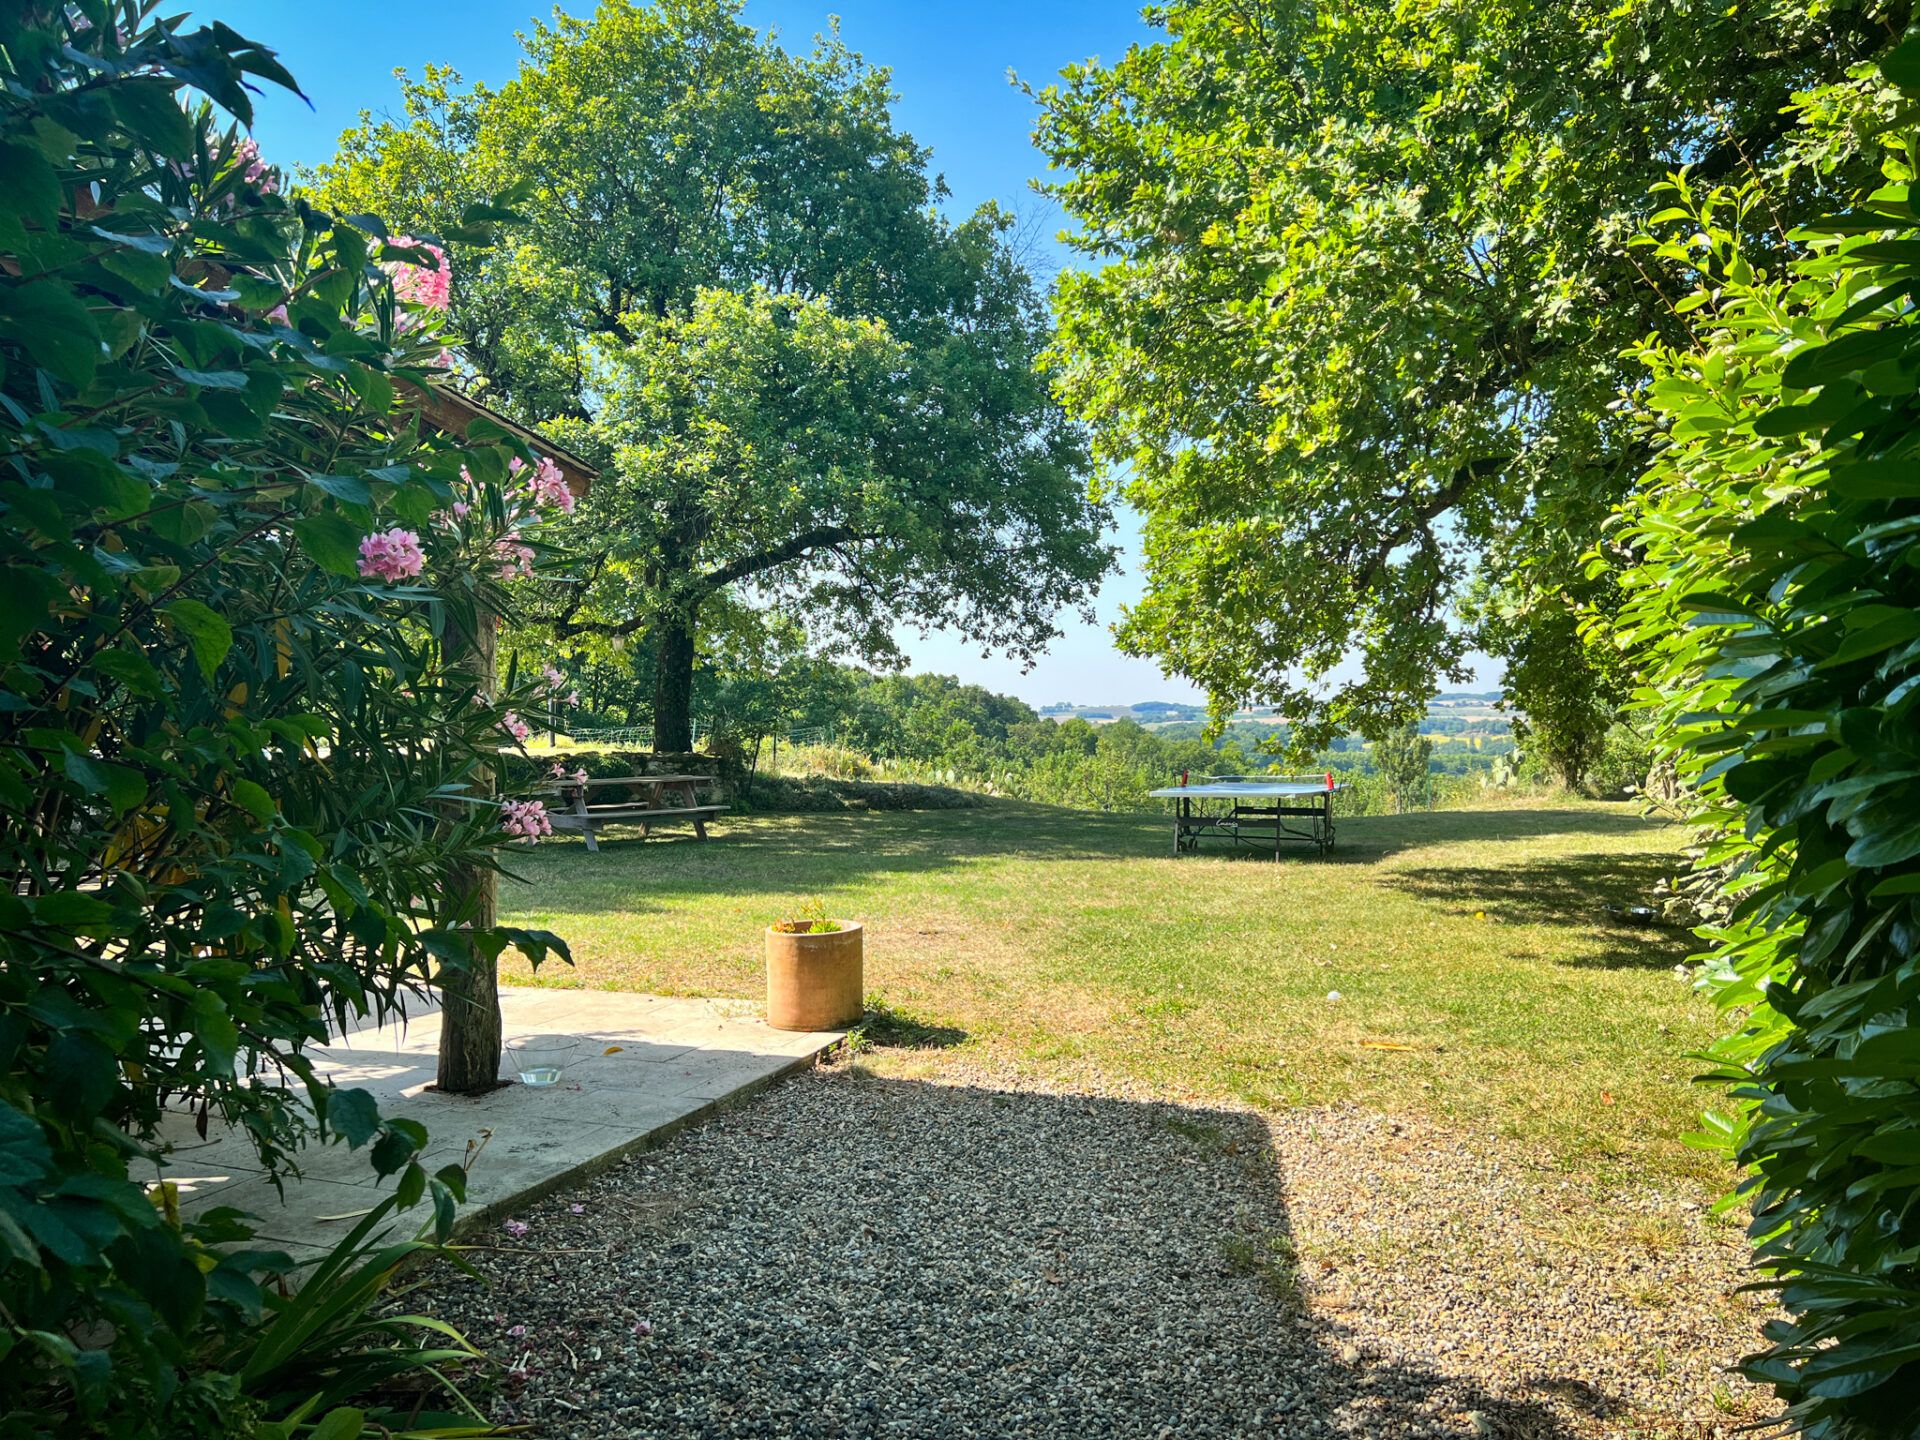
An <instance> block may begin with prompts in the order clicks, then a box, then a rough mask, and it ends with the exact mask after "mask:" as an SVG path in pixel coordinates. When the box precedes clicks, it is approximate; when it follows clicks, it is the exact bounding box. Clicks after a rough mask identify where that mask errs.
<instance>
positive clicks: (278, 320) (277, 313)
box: [267, 305, 293, 325]
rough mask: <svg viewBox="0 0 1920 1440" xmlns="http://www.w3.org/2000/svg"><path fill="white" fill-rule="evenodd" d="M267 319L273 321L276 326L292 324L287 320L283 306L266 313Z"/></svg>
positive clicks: (285, 309) (275, 307) (277, 306)
mask: <svg viewBox="0 0 1920 1440" xmlns="http://www.w3.org/2000/svg"><path fill="white" fill-rule="evenodd" d="M267 319H269V320H271V321H273V323H274V324H276V325H289V324H291V323H293V322H292V321H290V320H288V319H287V307H286V306H285V305H276V306H274V307H273V309H271V310H269V311H268V312H267Z"/></svg>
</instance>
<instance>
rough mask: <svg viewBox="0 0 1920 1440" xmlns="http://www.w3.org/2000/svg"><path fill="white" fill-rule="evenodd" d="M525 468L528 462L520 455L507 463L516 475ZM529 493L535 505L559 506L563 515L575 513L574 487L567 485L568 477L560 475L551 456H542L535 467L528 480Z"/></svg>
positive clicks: (558, 468)
mask: <svg viewBox="0 0 1920 1440" xmlns="http://www.w3.org/2000/svg"><path fill="white" fill-rule="evenodd" d="M525 468H526V462H525V461H524V460H522V459H521V458H520V457H519V456H518V455H516V456H514V457H513V459H511V460H509V461H508V462H507V469H508V470H509V471H511V472H512V473H513V474H515V475H518V474H519V473H520V472H521V471H522V470H524V469H525ZM527 491H528V493H529V494H531V495H532V496H533V503H534V504H535V505H558V506H559V507H560V510H561V513H563V514H566V515H571V514H572V513H573V487H572V486H571V485H569V484H567V477H566V476H565V475H562V474H561V473H560V467H559V466H558V465H557V464H555V463H554V461H553V458H552V457H551V456H548V455H542V456H541V457H540V459H539V461H538V462H537V463H536V464H535V465H534V467H533V474H532V475H531V476H529V477H528V479H527Z"/></svg>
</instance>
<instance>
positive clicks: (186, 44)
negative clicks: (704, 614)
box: [0, 0, 552, 1437]
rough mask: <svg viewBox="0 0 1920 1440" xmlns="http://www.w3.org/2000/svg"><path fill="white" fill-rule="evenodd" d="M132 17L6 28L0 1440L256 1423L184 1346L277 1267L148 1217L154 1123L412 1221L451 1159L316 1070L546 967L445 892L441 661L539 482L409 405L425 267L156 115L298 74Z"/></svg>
mask: <svg viewBox="0 0 1920 1440" xmlns="http://www.w3.org/2000/svg"><path fill="white" fill-rule="evenodd" d="M151 9H152V7H151V5H150V4H144V3H122V4H108V3H106V0H86V3H73V4H65V5H55V4H25V5H20V4H14V5H8V6H5V7H0V70H4V72H5V79H6V85H5V88H4V93H0V366H3V367H4V372H3V379H0V511H3V512H4V523H3V524H0V572H3V573H0V804H4V806H5V809H6V812H7V823H6V825H5V826H4V827H0V871H3V872H4V873H5V875H6V877H7V881H8V883H7V885H6V887H5V888H4V891H0V1396H4V1399H3V1400H0V1432H4V1433H6V1434H8V1435H14V1434H20V1435H40V1434H46V1435H56V1434H57V1435H60V1436H63V1437H71V1436H83V1435H91V1434H101V1435H114V1436H121V1435H125V1436H141V1435H158V1434H166V1435H212V1434H220V1433H261V1434H268V1433H273V1434H286V1433H289V1432H288V1431H287V1430H285V1429H284V1428H283V1429H280V1430H272V1429H264V1430H258V1431H257V1432H256V1429H255V1427H256V1426H257V1425H270V1424H272V1423H277V1422H280V1421H282V1420H287V1419H289V1418H290V1416H288V1415H286V1414H281V1413H277V1412H276V1410H275V1406H276V1405H277V1404H279V1403H280V1400H281V1399H284V1397H283V1396H282V1397H278V1398H276V1397H274V1396H267V1395H263V1394H261V1393H259V1392H257V1391H251V1390H249V1389H248V1387H247V1385H246V1384H245V1383H244V1382H243V1380H242V1379H241V1377H239V1376H237V1375H236V1374H234V1373H232V1372H231V1371H229V1370H225V1369H222V1368H220V1366H219V1364H218V1363H217V1362H216V1361H214V1360H212V1359H210V1356H212V1355H215V1354H217V1350H218V1344H217V1343H216V1342H217V1340H218V1337H221V1336H231V1335H234V1334H239V1333H243V1332H245V1331H247V1330H248V1329H250V1328H251V1327H253V1326H255V1325H256V1323H257V1322H258V1321H259V1320H260V1317H261V1315H262V1313H263V1305H264V1304H265V1291H264V1289H263V1286H262V1277H263V1275H266V1274H271V1273H272V1272H273V1271H275V1270H280V1269H284V1268H285V1267H286V1265H287V1263H288V1262H287V1261H286V1259H285V1257H284V1256H282V1257H275V1256H271V1255H264V1254H260V1253H258V1252H251V1251H247V1250H244V1249H232V1248H227V1249H217V1248H215V1247H216V1246H218V1245H220V1244H222V1242H238V1241H242V1240H244V1239H245V1237H246V1234H247V1232H246V1229H245V1227H244V1225H243V1224H242V1223H241V1222H240V1218H239V1217H237V1216H235V1215H234V1214H233V1213H232V1212H229V1211H214V1212H211V1213H209V1214H205V1215H202V1216H200V1217H199V1218H197V1219H182V1218H181V1217H180V1216H179V1214H178V1212H177V1211H176V1210H175V1209H174V1208H173V1207H172V1206H170V1205H167V1204H160V1205H156V1204H154V1203H151V1202H150V1200H149V1197H148V1195H147V1193H146V1185H145V1183H144V1182H145V1181H148V1180H151V1179H152V1178H153V1176H154V1174H155V1162H156V1160H157V1159H158V1158H159V1156H160V1153H161V1149H162V1144H163V1141H164V1138H165V1137H164V1135H163V1134H162V1133H161V1129H160V1127H161V1124H162V1120H163V1117H165V1116H166V1115H167V1114H168V1113H169V1111H171V1112H174V1113H176V1114H178V1113H180V1112H186V1113H191V1114H194V1115H197V1116H198V1117H199V1118H200V1121H201V1123H202V1124H204V1123H205V1121H206V1120H207V1118H208V1117H209V1116H210V1115H214V1114H217V1115H219V1116H221V1117H223V1118H225V1119H226V1120H228V1121H231V1122H232V1123H234V1124H235V1125H237V1126H238V1127H239V1128H240V1129H241V1131H242V1132H243V1133H245V1134H247V1135H248V1136H249V1137H250V1138H251V1139H252V1140H253V1142H254V1144H255V1145H256V1146H257V1148H258V1150H259V1153H260V1156H261V1158H262V1160H263V1161H264V1162H265V1163H266V1164H267V1165H268V1167H269V1168H270V1169H278V1168H280V1167H283V1166H286V1165H288V1164H290V1163H292V1162H293V1159H294V1156H295V1151H296V1149H297V1147H298V1146H299V1144H301V1143H302V1142H303V1141H305V1140H307V1139H309V1138H312V1132H313V1131H314V1129H315V1128H316V1127H317V1131H318V1134H319V1136H321V1137H324V1138H337V1139H339V1140H343V1141H344V1142H346V1143H348V1144H350V1145H353V1146H355V1147H362V1146H364V1147H366V1148H367V1150H368V1153H369V1159H370V1163H371V1165H372V1167H373V1169H374V1170H375V1171H377V1172H378V1173H380V1174H381V1175H391V1176H395V1177H397V1179H396V1182H395V1183H396V1192H395V1194H396V1199H397V1200H398V1201H399V1202H402V1203H412V1202H414V1201H417V1200H419V1199H422V1198H424V1197H425V1196H427V1195H428V1194H429V1193H431V1194H432V1197H433V1199H434V1201H435V1211H436V1214H437V1215H438V1216H439V1217H440V1219H441V1221H442V1222H443V1223H444V1222H445V1221H447V1220H450V1218H451V1215H452V1211H453V1205H454V1202H455V1199H456V1198H457V1194H458V1191H459V1188H460V1186H461V1183H462V1174H463V1172H461V1171H460V1170H459V1169H458V1167H449V1168H448V1169H446V1170H444V1171H441V1172H439V1173H438V1174H436V1175H432V1176H429V1175H428V1174H427V1173H426V1172H425V1171H424V1170H423V1169H422V1167H421V1166H420V1164H419V1161H418V1156H419V1153H420V1151H421V1148H422V1146H423V1145H424V1143H425V1139H426V1136H425V1134H424V1132H423V1131H422V1130H421V1129H420V1127H419V1126H417V1125H414V1124H411V1123H408V1122H405V1121H400V1120H392V1121H389V1120H385V1119H383V1118H382V1117H381V1115H380V1114H379V1113H378V1110H377V1109H376V1107H375V1105H374V1104H373V1102H372V1099H371V1097H370V1096H369V1095H368V1094H367V1093H366V1092H364V1091H360V1090H345V1091H337V1090H335V1089H333V1088H332V1087H330V1086H329V1085H327V1084H326V1083H324V1082H323V1081H322V1080H321V1079H320V1077H318V1076H317V1075H316V1074H315V1072H314V1070H313V1068H312V1065H311V1064H310V1062H309V1060H308V1058H307V1056H306V1054H305V1050H306V1047H308V1046H309V1045H310V1044H312V1043H314V1042H317V1041H321V1040H324V1039H325V1038H326V1037H327V1034H328V1025H329V1021H330V1019H331V1020H336V1021H337V1020H338V1019H340V1018H342V1017H345V1016H348V1015H359V1014H368V1013H372V1014H375V1015H378V1014H380V1013H382V1012H383V1011H384V1010H385V1009H386V1008H387V1007H389V1006H391V1005H392V1004H394V1002H395V1001H396V1000H397V998H398V997H400V996H401V995H402V994H403V993H405V992H406V991H407V990H409V989H417V988H421V987H424V986H425V985H426V984H427V982H428V980H429V978H430V976H431V974H432V973H433V970H434V967H435V965H436V964H438V965H441V966H446V965H460V964H465V963H469V962H470V960H471V959H472V957H473V955H474V954H475V953H476V951H477V952H478V953H480V954H481V955H483V956H485V957H486V958H487V959H488V960H489V961H490V960H491V958H492V957H493V956H494V955H495V954H497V953H498V951H499V949H500V948H501V947H503V946H505V945H506V944H508V943H518V944H520V945H521V946H522V947H523V948H524V949H526V950H527V951H528V952H529V953H530V954H531V955H533V956H534V957H535V958H536V959H537V958H538V957H539V956H540V955H542V954H544V953H545V951H546V950H547V948H548V947H549V945H550V944H551V943H552V941H551V937H547V936H542V935H539V934H534V933H529V932H510V931H504V930H494V931H483V932H475V931H463V930H462V929H461V928H460V927H461V926H462V924H463V922H464V921H465V920H466V919H467V918H468V917H467V916H465V915H464V914H463V913H461V912H460V911H459V909H458V906H457V901H456V899H455V897H456V896H458V895H459V894H460V893H461V887H459V886H456V885H452V884H450V883H449V880H450V877H451V876H452V874H453V873H454V868H455V867H456V866H460V867H471V866H475V865H481V866H484V865H489V864H492V863H493V857H494V856H495V854H496V853H497V847H498V846H499V845H500V843H501V842H502V841H503V839H504V837H503V835H502V833H501V815H500V812H499V810H498V809H497V808H496V807H495V806H494V805H493V803H492V802H491V801H490V800H489V799H487V798H486V797H487V796H488V794H489V793H490V792H489V790H488V787H487V785H486V782H485V775H486V767H487V766H488V764H489V763H490V761H491V758H492V756H493V754H494V752H495V750H496V749H497V747H498V745H499V744H500V743H501V742H502V739H503V730H511V729H512V728H513V726H512V722H511V721H510V720H509V718H508V716H507V714H506V713H505V711H506V708H507V707H505V706H501V705H496V704H493V703H491V702H488V701H487V700H485V698H484V696H483V694H482V693H481V692H480V690H479V689H478V688H477V684H476V680H477V677H476V676H475V675H474V674H472V673H471V672H470V671H469V670H468V669H467V668H466V667H465V666H464V665H463V664H462V663H461V661H460V658H459V657H460V655H461V654H462V653H463V646H462V645H461V644H460V643H458V642H459V640H460V638H461V637H463V636H472V635H474V634H477V633H478V631H479V627H482V626H486V625H490V624H492V623H493V620H492V616H493V612H494V611H495V609H496V608H497V604H498V597H497V593H496V592H497V587H498V584H499V579H500V575H501V573H502V572H503V571H504V570H505V569H507V568H509V567H511V568H514V569H516V570H518V569H522V568H524V566H525V564H526V563H527V562H528V560H529V557H530V556H532V555H533V554H534V551H533V549H532V542H531V535H530V534H516V533H514V528H513V527H515V526H517V525H520V524H523V523H526V521H527V520H528V519H529V518H530V509H531V505H530V499H531V496H530V491H529V487H528V485H527V484H524V483H522V482H523V481H524V480H528V479H530V478H531V477H534V476H535V475H536V474H537V473H538V471H539V467H538V465H537V463H536V461H535V457H533V456H532V455H530V454H528V453H526V452H525V451H524V450H521V449H519V448H518V447H517V446H515V445H513V444H512V443H510V442H508V441H507V439H506V437H505V435H504V432H488V431H486V430H485V429H484V427H476V428H475V429H474V430H473V431H471V432H470V433H469V435H468V437H467V442H466V443H462V444H454V443H452V442H449V441H448V440H447V439H446V438H445V437H442V436H439V435H437V434H435V433H433V432H430V431H426V430H423V429H422V426H421V423H420V421H419V418H418V415H417V413H416V410H415V408H414V407H413V405H412V404H410V403H409V400H408V398H407V397H408V396H409V395H417V393H418V392H417V388H416V387H418V386H421V385H425V384H428V383H430V382H431V381H432V380H433V379H434V378H435V377H436V375H437V374H438V373H439V367H440V366H442V365H443V364H444V363H445V361H446V358H447V357H446V355H445V353H444V351H443V350H442V348H441V341H440V339H439V337H438V335H437V334H436V333H435V332H436V321H437V316H438V312H439V310H440V309H441V308H442V307H443V306H444V304H445V296H446V291H445V285H446V280H447V275H448V271H447V268H446V267H447V265H448V259H447V257H446V254H445V250H444V248H443V245H442V244H437V243H428V242H426V241H424V240H416V239H414V238H411V237H396V236H388V235H386V234H384V233H383V231H382V229H381V227H380V225H379V222H378V221H376V220H373V219H371V218H369V217H355V218H353V219H351V220H346V219H341V218H338V217H333V216H329V215H326V214H323V213H321V212H319V211H316V210H314V209H312V208H311V207H309V206H308V205H306V204H305V203H303V202H302V201H300V200H299V199H298V198H293V197H289V196H288V195H287V194H286V193H285V192H284V191H283V190H282V188H281V183H280V179H279V176H278V175H277V173H276V172H275V171H273V170H272V169H271V168H270V167H268V166H267V165H266V164H265V163H264V162H263V160H262V159H261V157H260V156H259V154H258V152H257V150H256V148H255V147H254V145H253V144H252V142H251V141H249V140H246V139H243V138H241V136H240V134H239V133H238V132H237V131H234V130H224V129H221V128H220V127H219V125H218V124H217V122H216V114H215V111H214V110H213V109H212V108H211V107H210V106H207V105H204V104H203V105H202V107H201V109H200V110H199V111H198V113H197V114H190V113H189V112H188V111H186V110H185V109H183V108H182V105H181V97H182V92H183V90H184V89H185V88H186V87H188V86H191V87H192V88H193V89H194V90H197V91H198V92H200V93H201V94H203V95H205V96H207V97H210V98H211V100H212V101H213V102H214V103H215V104H217V105H218V106H220V107H223V108H224V109H225V111H226V112H228V113H229V114H231V115H232V116H234V117H236V118H237V119H239V120H240V121H242V122H243V123H244V122H247V121H248V120H249V119H250V105H249V101H248V87H249V86H250V85H251V84H252V83H253V82H255V81H265V82H271V83H278V84H281V85H285V86H291V85H292V83H293V82H292V80H291V78H290V77H289V76H288V75H287V73H286V72H285V71H284V70H283V69H282V68H281V66H280V64H279V62H278V61H277V60H276V58H275V57H274V55H273V54H272V52H270V51H268V50H266V49H264V48H263V47H261V46H259V45H257V44H254V43H253V42H251V41H248V40H246V39H245V38H243V37H242V36H240V35H238V34H236V33H235V32H233V31H232V30H231V29H229V28H227V27H226V26H224V25H218V24H216V25H213V26H210V27H207V28H202V29H188V28H186V27H185V26H184V25H181V24H179V23H178V22H177V21H176V22H165V23H161V22H156V21H154V20H153V18H152V15H151ZM502 214H503V212H500V211H499V210H498V208H497V207H480V208H478V209H477V210H476V211H475V212H472V213H471V214H470V215H469V220H470V221H471V224H470V226H469V227H468V228H467V229H466V230H465V231H463V232H462V233H461V234H458V235H449V236H444V237H439V239H440V241H442V242H445V243H448V244H450V243H453V242H466V243H482V242H484V241H485V239H486V238H487V236H486V233H485V230H486V226H487V225H488V224H489V223H490V222H491V221H493V220H495V219H498V218H501V216H502ZM516 464H517V465H519V466H520V467H521V469H520V471H519V473H518V474H515V473H514V472H513V469H512V467H513V466H514V465H516ZM529 467H531V468H529ZM547 478H548V479H551V477H547ZM534 488H537V486H536V487H534ZM549 488H550V487H549ZM516 517H520V518H518V519H516ZM450 642H452V643H450ZM512 703H514V702H513V701H512V700H509V702H508V705H509V706H510V705H511V704H512ZM282 1077H285V1078H286V1079H288V1080H290V1081H291V1082H292V1083H291V1084H289V1085H282V1084H280V1083H278V1081H279V1080H280V1079H281V1078H282ZM296 1408H297V1407H296ZM303 1413H304V1420H303V1421H302V1424H303V1425H304V1424H311V1423H316V1422H318V1421H319V1420H320V1419H321V1418H322V1417H321V1416H320V1415H318V1414H315V1413H312V1412H311V1411H308V1412H303ZM361 1418H362V1419H364V1421H365V1424H366V1425H367V1426H368V1427H369V1428H378V1426H379V1424H380V1423H382V1422H381V1421H380V1419H379V1417H378V1416H374V1415H368V1416H364V1417H361ZM329 1424H330V1426H331V1428H330V1429H329V1430H328V1433H329V1434H330V1435H331V1434H339V1433H355V1432H357V1431H358V1430H359V1429H360V1428H361V1422H360V1420H353V1419H351V1418H349V1419H343V1420H339V1421H332V1422H329Z"/></svg>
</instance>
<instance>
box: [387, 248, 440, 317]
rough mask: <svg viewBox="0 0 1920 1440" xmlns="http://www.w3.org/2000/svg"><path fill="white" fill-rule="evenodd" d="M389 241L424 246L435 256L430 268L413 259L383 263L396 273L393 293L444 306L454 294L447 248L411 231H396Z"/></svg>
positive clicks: (412, 300) (434, 306)
mask: <svg viewBox="0 0 1920 1440" xmlns="http://www.w3.org/2000/svg"><path fill="white" fill-rule="evenodd" d="M387 244H388V245H389V246H391V247H393V248H396V249H402V250H424V251H426V252H427V253H428V254H429V255H431V256H433V258H434V262H435V263H434V265H433V267H432V268H431V269H429V268H428V267H427V266H425V265H415V264H414V263H413V262H412V261H410V260H395V261H390V262H388V263H387V264H385V265H383V266H381V268H382V269H383V270H385V271H386V272H387V274H389V275H391V276H392V277H393V293H394V294H395V295H397V296H398V297H399V298H400V299H402V300H405V301H408V302H409V303H411V304H414V305H424V306H426V307H427V308H428V309H429V310H444V309H446V308H447V301H448V300H449V299H450V298H451V296H452V294H453V269H452V267H451V266H450V265H449V264H448V263H447V252H446V251H445V250H442V249H441V248H440V247H439V246H438V245H435V244H432V243H431V242H429V241H426V240H416V239H414V238H413V237H412V236H411V235H395V236H393V237H392V238H390V239H389V240H388V241H387Z"/></svg>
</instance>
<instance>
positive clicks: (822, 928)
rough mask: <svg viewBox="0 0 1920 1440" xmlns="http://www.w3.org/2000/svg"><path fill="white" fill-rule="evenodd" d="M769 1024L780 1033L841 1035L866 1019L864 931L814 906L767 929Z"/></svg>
mask: <svg viewBox="0 0 1920 1440" xmlns="http://www.w3.org/2000/svg"><path fill="white" fill-rule="evenodd" d="M766 943H767V1024H769V1025H771V1026H772V1027H773V1028H774V1029H776V1030H838V1029H841V1028H843V1027H844V1026H847V1025H851V1024H852V1023H853V1022H854V1021H856V1020H858V1019H859V1018H860V1014H861V997H862V996H863V995H864V994H865V993H866V990H865V983H864V981H865V974H864V965H863V953H862V931H861V928H860V926H859V925H857V924H854V923H851V922H849V921H844V920H834V919H830V918H828V916H827V911H826V905H825V903H824V902H823V901H820V900H817V899H816V900H810V901H808V902H807V903H806V904H804V905H802V906H801V907H800V911H799V914H798V915H797V916H795V917H793V918H790V919H785V920H776V921H775V922H774V923H773V924H772V925H769V926H768V927H767V942H766Z"/></svg>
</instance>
